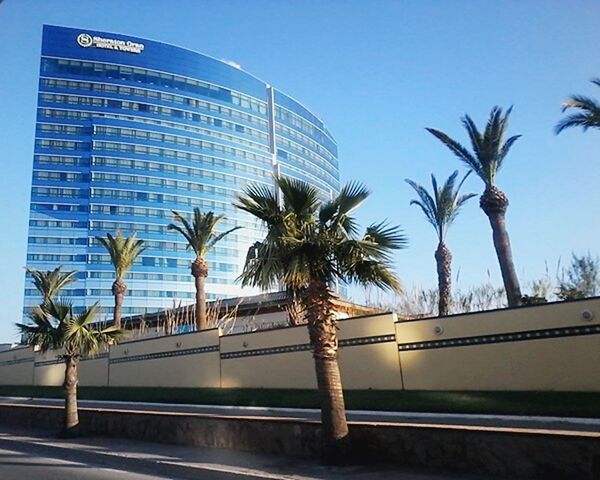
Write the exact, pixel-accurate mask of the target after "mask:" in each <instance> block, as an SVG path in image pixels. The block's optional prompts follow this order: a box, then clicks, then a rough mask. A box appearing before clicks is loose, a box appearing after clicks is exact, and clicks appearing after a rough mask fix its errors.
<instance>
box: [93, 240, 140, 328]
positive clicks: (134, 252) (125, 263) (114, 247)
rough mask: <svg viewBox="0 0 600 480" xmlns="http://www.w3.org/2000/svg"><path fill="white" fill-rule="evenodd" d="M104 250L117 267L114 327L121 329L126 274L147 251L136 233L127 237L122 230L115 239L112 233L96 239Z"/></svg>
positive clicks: (113, 287) (114, 292) (114, 286)
mask: <svg viewBox="0 0 600 480" xmlns="http://www.w3.org/2000/svg"><path fill="white" fill-rule="evenodd" d="M96 240H98V241H99V242H100V243H101V244H102V245H103V246H104V248H106V250H107V251H108V253H109V254H110V261H111V262H112V264H113V267H115V281H114V282H113V284H112V293H113V295H114V296H115V308H114V315H113V319H114V325H115V327H117V328H121V312H122V310H123V299H124V298H125V293H127V284H126V283H125V280H124V278H125V274H126V273H127V272H128V271H129V269H130V268H131V267H132V266H133V263H134V262H135V261H136V259H137V258H138V257H139V256H140V254H141V253H142V252H143V251H144V250H145V249H146V248H145V247H144V246H143V244H144V241H143V240H138V239H137V238H135V233H134V234H133V235H131V237H125V236H124V235H123V234H122V233H121V231H120V230H118V231H117V234H116V235H115V236H114V237H113V236H112V235H111V234H110V233H107V234H106V238H104V237H96Z"/></svg>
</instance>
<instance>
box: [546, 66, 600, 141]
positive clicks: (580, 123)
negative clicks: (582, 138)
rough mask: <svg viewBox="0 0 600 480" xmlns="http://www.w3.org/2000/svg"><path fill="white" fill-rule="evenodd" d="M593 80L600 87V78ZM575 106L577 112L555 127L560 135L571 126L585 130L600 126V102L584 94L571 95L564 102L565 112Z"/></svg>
mask: <svg viewBox="0 0 600 480" xmlns="http://www.w3.org/2000/svg"><path fill="white" fill-rule="evenodd" d="M591 82H592V83H593V84H594V85H596V86H598V87H600V78H594V79H592V80H591ZM571 108H574V109H577V110H578V112H577V113H571V114H570V115H567V116H566V117H565V118H563V119H562V120H561V121H560V122H558V123H557V124H556V127H554V131H555V132H556V134H557V135H558V134H559V133H560V132H562V131H563V130H565V129H567V128H571V127H581V128H583V131H584V132H585V131H586V130H587V129H588V128H590V127H591V128H600V102H598V100H595V99H593V98H590V97H586V96H584V95H571V96H570V97H569V98H568V99H567V100H565V101H564V102H563V104H562V111H563V113H564V112H566V111H567V110H569V109H571Z"/></svg>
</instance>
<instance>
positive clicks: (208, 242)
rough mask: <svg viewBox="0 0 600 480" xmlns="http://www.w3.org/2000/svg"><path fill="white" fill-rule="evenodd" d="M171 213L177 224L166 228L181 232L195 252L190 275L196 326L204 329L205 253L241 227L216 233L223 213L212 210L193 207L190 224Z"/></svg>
mask: <svg viewBox="0 0 600 480" xmlns="http://www.w3.org/2000/svg"><path fill="white" fill-rule="evenodd" d="M173 215H174V219H175V221H176V222H178V224H173V223H171V224H169V226H168V227H167V228H168V229H169V230H176V231H178V232H179V233H181V235H183V236H184V237H185V239H186V240H187V242H188V248H191V249H192V250H194V252H195V253H196V259H195V260H194V261H193V262H192V276H193V277H194V280H195V283H196V328H197V329H198V330H205V329H206V328H207V327H208V321H207V318H206V292H205V283H206V277H207V276H208V262H207V261H206V259H205V257H206V254H207V253H208V251H209V250H210V249H211V248H212V247H214V246H215V244H216V243H217V242H218V241H220V240H221V239H222V238H223V237H225V236H227V235H229V234H230V233H231V232H234V231H235V230H237V229H239V228H241V227H234V228H231V229H229V230H227V231H226V232H223V233H219V234H218V233H216V229H217V225H219V223H220V222H221V221H222V220H224V219H225V215H215V214H214V212H206V213H202V212H201V211H200V209H199V208H198V207H196V208H194V215H193V219H192V223H191V224H190V222H189V221H187V220H186V219H185V218H184V217H183V216H182V215H180V214H179V213H177V212H175V211H173ZM179 224H181V225H179Z"/></svg>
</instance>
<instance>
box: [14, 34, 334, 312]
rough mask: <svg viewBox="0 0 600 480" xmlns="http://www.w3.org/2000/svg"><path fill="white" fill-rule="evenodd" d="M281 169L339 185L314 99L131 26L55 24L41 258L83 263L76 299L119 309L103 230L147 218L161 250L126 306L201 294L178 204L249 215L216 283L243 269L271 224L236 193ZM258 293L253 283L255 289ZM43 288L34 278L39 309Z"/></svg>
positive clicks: (38, 144) (215, 289) (188, 299)
mask: <svg viewBox="0 0 600 480" xmlns="http://www.w3.org/2000/svg"><path fill="white" fill-rule="evenodd" d="M273 173H278V174H281V175H287V176H290V177H294V178H298V179H301V180H304V181H306V182H308V183H310V184H312V185H314V186H315V187H316V188H317V189H318V190H319V191H320V192H321V194H322V196H323V198H330V197H331V196H333V195H335V194H336V193H337V192H338V190H339V174H338V161H337V147H336V143H335V140H334V139H333V137H332V136H331V134H330V133H329V132H328V130H327V128H326V127H325V125H324V124H323V122H322V121H321V120H320V119H319V118H318V117H317V116H316V115H314V114H313V113H311V112H310V111H309V110H307V109H306V108H305V107H304V106H302V105H301V104H299V103H298V102H297V101H295V100H293V99H292V98H290V97H289V96H287V95H285V94H284V93H282V92H280V91H279V90H277V89H275V88H273V87H271V86H270V85H268V84H266V83H265V82H263V81H261V80H259V79H257V78H256V77H254V76H252V75H250V74H248V73H246V72H244V71H243V70H241V69H239V68H236V67H235V66H232V65H230V64H228V63H226V62H222V61H218V60H215V59H213V58H211V57H207V56H205V55H202V54H199V53H196V52H192V51H190V50H186V49H183V48H179V47H175V46H172V45H167V44H164V43H159V42H155V41H150V40H145V39H141V38H134V37H129V36H125V35H119V34H112V33H104V32H95V31H89V30H80V29H72V28H63V27H55V26H45V27H44V32H43V42H42V60H41V68H40V83H39V99H38V110H37V123H36V136H35V150H34V162H33V180H32V191H31V211H30V223H29V237H28V242H29V245H28V250H27V266H28V267H30V268H37V269H40V270H47V269H51V268H55V267H56V266H57V265H63V267H64V269H66V270H77V271H79V272H80V273H79V279H80V280H79V281H78V282H77V283H75V284H73V285H72V286H71V287H69V288H67V289H66V290H65V294H66V295H68V297H69V299H70V301H71V302H72V303H73V305H74V307H75V308H76V309H80V308H82V307H84V306H90V305H91V304H93V303H94V302H96V301H98V300H99V301H100V302H101V304H102V306H103V310H104V312H106V313H107V314H108V312H110V311H111V306H112V303H113V297H112V293H111V285H112V281H113V278H114V274H113V270H112V266H111V264H110V258H109V256H108V254H107V252H106V251H105V250H104V249H103V247H102V246H101V245H99V243H98V242H97V240H96V239H95V237H96V236H104V235H106V233H107V232H110V233H113V234H114V233H115V232H116V231H117V230H121V231H122V232H123V233H124V234H127V235H129V234H131V233H133V232H137V235H138V237H139V238H142V239H144V240H145V242H146V246H147V250H146V251H145V252H144V253H143V254H142V255H141V258H139V259H138V262H137V263H136V264H135V265H134V267H133V268H132V270H131V272H130V273H129V275H128V276H127V277H126V282H127V284H128V286H129V291H128V294H127V296H126V299H125V305H124V309H123V314H124V315H132V314H140V313H146V312H152V311H156V310H159V309H162V308H165V307H172V306H173V304H174V302H176V303H177V304H179V302H181V303H182V304H187V303H192V302H193V298H194V293H193V292H194V284H193V279H192V277H191V275H190V272H189V268H190V261H191V254H190V252H189V251H186V244H185V243H184V241H183V238H180V237H179V236H178V235H177V233H175V232H172V231H167V225H168V224H169V223H170V222H171V221H172V217H173V216H172V210H177V211H178V212H181V213H183V214H184V215H185V214H189V213H190V212H191V211H192V209H193V208H194V207H200V208H201V209H202V210H203V211H207V210H212V211H214V212H216V213H217V214H225V215H226V216H227V221H225V222H223V223H222V225H221V228H223V229H228V228H231V227H233V226H235V225H240V226H242V227H244V228H243V229H242V230H238V231H236V232H235V233H233V234H231V235H229V236H227V237H226V238H225V239H224V240H222V241H221V242H220V243H219V244H218V245H217V247H216V248H215V249H214V250H213V251H211V253H210V254H209V256H208V258H207V260H208V262H209V268H210V273H209V277H208V279H207V297H208V298H217V297H219V298H225V297H232V296H237V295H240V294H243V293H245V292H242V290H241V288H240V286H239V285H238V284H237V283H236V282H235V279H236V277H237V276H238V275H239V273H240V271H241V268H242V265H243V262H244V259H245V255H246V252H247V248H248V246H249V245H250V244H251V243H252V242H254V241H256V240H258V239H260V238H261V236H262V235H261V231H260V226H259V225H258V224H257V223H256V222H255V221H254V219H252V218H251V217H250V216H249V215H247V214H245V213H244V212H241V211H238V210H236V209H235V208H234V207H233V206H232V203H233V201H234V200H235V198H236V195H237V194H238V193H239V192H241V191H242V190H243V189H244V187H246V186H247V185H249V184H251V183H254V182H258V183H263V184H266V185H270V186H273ZM248 293H250V292H248ZM39 301H40V298H39V296H38V294H37V291H35V289H34V288H33V286H32V284H31V281H30V280H29V279H28V281H27V282H26V287H25V309H26V310H28V309H29V307H30V306H32V305H35V304H37V303H39Z"/></svg>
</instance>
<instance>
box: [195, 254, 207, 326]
mask: <svg viewBox="0 0 600 480" xmlns="http://www.w3.org/2000/svg"><path fill="white" fill-rule="evenodd" d="M192 275H193V276H194V280H195V283H196V330H206V329H207V328H208V320H207V318H206V290H205V285H206V277H207V276H208V263H206V260H204V259H203V258H199V257H198V258H196V260H194V261H193V262H192Z"/></svg>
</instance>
